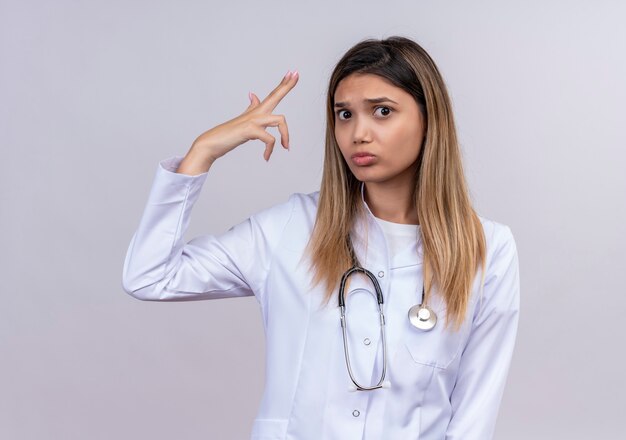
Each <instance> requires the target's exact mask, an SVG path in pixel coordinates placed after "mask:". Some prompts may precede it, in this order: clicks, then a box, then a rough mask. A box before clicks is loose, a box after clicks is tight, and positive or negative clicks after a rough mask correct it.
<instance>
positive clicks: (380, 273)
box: [378, 270, 385, 278]
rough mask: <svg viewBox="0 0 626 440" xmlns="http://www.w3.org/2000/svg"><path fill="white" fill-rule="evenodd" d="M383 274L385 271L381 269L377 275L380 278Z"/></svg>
mask: <svg viewBox="0 0 626 440" xmlns="http://www.w3.org/2000/svg"><path fill="white" fill-rule="evenodd" d="M384 276H385V272H383V271H382V270H381V271H380V272H378V277H379V278H382V277H384Z"/></svg>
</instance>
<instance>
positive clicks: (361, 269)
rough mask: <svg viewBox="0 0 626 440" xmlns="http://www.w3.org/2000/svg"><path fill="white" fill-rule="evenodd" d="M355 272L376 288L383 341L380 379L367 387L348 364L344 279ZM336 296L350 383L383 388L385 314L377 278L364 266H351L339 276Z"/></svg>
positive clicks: (384, 374) (366, 389) (385, 366)
mask: <svg viewBox="0 0 626 440" xmlns="http://www.w3.org/2000/svg"><path fill="white" fill-rule="evenodd" d="M355 272H361V273H364V274H365V275H367V277H368V278H369V279H370V280H371V281H372V284H373V285H374V289H375V290H376V300H377V302H378V313H379V317H380V332H381V337H382V341H383V371H382V374H381V377H380V380H379V381H378V384H376V385H374V386H369V387H368V386H363V385H361V384H359V383H358V382H357V381H356V379H355V378H354V373H353V372H352V367H351V365H350V353H349V350H348V336H347V334H346V327H347V321H346V305H345V285H346V281H347V280H348V277H349V276H350V275H352V274H353V273H355ZM338 297H339V309H340V311H341V332H342V334H343V349H344V353H345V358H346V366H347V368H348V374H349V375H350V380H351V381H352V383H354V385H355V386H356V389H357V390H359V391H371V390H375V389H378V388H383V382H384V381H385V376H386V374H387V338H386V335H385V314H384V312H383V302H384V299H383V292H382V289H381V287H380V284H379V283H378V280H377V279H376V277H375V276H374V274H373V273H372V272H370V271H369V270H367V269H365V268H364V267H359V266H353V267H352V268H350V269H349V270H347V271H346V272H345V273H344V274H343V276H342V277H341V284H340V287H339V295H338Z"/></svg>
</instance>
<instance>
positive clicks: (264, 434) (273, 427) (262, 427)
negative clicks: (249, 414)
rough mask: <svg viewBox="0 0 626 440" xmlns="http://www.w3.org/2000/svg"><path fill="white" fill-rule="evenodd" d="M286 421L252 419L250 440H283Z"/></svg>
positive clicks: (285, 431) (285, 432)
mask: <svg viewBox="0 0 626 440" xmlns="http://www.w3.org/2000/svg"><path fill="white" fill-rule="evenodd" d="M287 421H288V420H287V419H254V422H253V423H252V435H251V437H250V440H283V439H284V438H285V435H286V434H287Z"/></svg>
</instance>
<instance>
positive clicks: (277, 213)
mask: <svg viewBox="0 0 626 440" xmlns="http://www.w3.org/2000/svg"><path fill="white" fill-rule="evenodd" d="M182 159H183V157H182V156H174V157H171V158H169V159H165V160H162V161H161V162H159V165H158V167H157V171H156V175H155V177H154V181H153V183H152V187H151V189H150V194H149V196H148V201H147V203H146V205H145V208H144V211H143V214H142V217H141V220H140V222H139V226H138V228H137V230H136V231H135V233H134V234H133V236H132V238H131V241H130V245H129V246H128V250H127V252H126V257H125V260H124V267H123V273H122V286H123V289H124V290H125V291H126V293H128V294H129V295H131V296H133V297H135V298H137V299H140V300H145V301H194V300H209V299H218V298H226V297H238V296H252V295H255V297H256V299H257V301H259V302H261V301H262V299H263V298H262V296H263V295H264V293H263V288H262V285H263V283H264V280H265V278H266V276H267V273H268V271H269V266H270V263H271V260H272V254H273V251H274V250H275V248H276V244H277V243H278V241H279V239H280V236H281V234H282V232H283V230H284V228H285V226H286V224H287V222H288V221H289V219H290V217H291V212H292V210H293V209H292V208H293V202H292V200H293V195H292V197H290V198H289V200H288V201H287V202H283V203H280V204H278V205H275V206H273V207H271V208H266V209H264V210H262V211H259V212H257V213H256V214H254V215H252V216H250V217H249V218H247V219H246V220H244V221H242V222H241V223H239V224H236V225H235V226H232V227H231V228H230V229H228V230H227V231H226V232H223V233H221V234H207V235H201V236H198V237H195V238H193V239H192V240H190V241H189V242H187V243H185V242H184V241H183V236H184V234H185V232H186V230H187V227H188V226H189V221H190V218H191V211H192V208H193V205H194V203H195V202H196V200H197V199H198V196H199V194H200V190H201V188H202V185H203V184H204V181H205V180H206V177H207V174H208V172H206V173H202V174H198V175H195V176H190V175H186V174H182V173H176V172H175V171H176V170H177V169H178V165H179V164H180V162H181V161H182ZM216 209H221V208H220V207H216Z"/></svg>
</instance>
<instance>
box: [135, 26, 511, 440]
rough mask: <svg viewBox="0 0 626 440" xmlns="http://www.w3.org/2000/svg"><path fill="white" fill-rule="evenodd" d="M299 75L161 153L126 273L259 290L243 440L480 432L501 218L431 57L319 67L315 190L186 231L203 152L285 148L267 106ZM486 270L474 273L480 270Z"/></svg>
mask: <svg viewBox="0 0 626 440" xmlns="http://www.w3.org/2000/svg"><path fill="white" fill-rule="evenodd" d="M297 82H298V73H297V72H293V73H291V72H290V73H288V74H287V75H286V76H285V77H284V78H283V79H282V81H281V82H280V84H279V85H278V86H277V87H276V88H275V89H274V90H273V91H272V92H271V93H270V94H269V95H268V96H267V97H266V98H265V99H264V100H263V101H260V100H259V99H258V98H257V97H256V95H254V94H251V95H250V96H251V103H250V106H249V107H248V108H247V109H246V110H245V111H244V112H243V113H242V114H241V115H239V116H238V117H236V118H234V119H232V120H230V121H227V122H225V123H223V124H221V125H218V126H216V127H214V128H212V129H210V130H208V131H207V132H205V133H203V134H201V135H200V136H199V137H198V138H197V139H196V140H195V141H194V143H193V145H192V146H191V148H190V150H189V152H188V153H187V155H186V156H184V157H180V156H174V157H172V158H169V159H166V160H163V161H161V162H160V164H159V167H158V168H157V172H156V177H155V179H154V182H153V186H152V189H151V192H150V195H149V198H148V203H147V205H146V207H145V210H144V213H143V216H142V218H141V221H140V224H139V228H138V229H137V231H136V232H135V234H134V236H133V237H132V240H131V243H130V246H129V248H128V252H127V255H126V259H125V262H124V271H123V287H124V290H125V291H126V292H127V293H129V294H130V295H132V296H133V297H135V298H138V299H141V300H150V301H190V300H206V299H217V298H225V297H236V296H252V295H254V296H255V298H256V299H257V301H258V302H259V304H260V308H261V312H262V315H263V323H264V326H265V334H266V338H267V339H266V349H267V351H266V384H265V391H264V394H263V397H262V400H261V403H260V407H259V411H258V414H257V417H256V419H255V420H254V423H253V426H252V437H251V438H253V439H261V438H262V439H297V440H302V439H342V440H344V439H402V440H406V439H417V438H419V439H420V440H441V439H444V438H445V439H448V440H452V439H455V440H458V439H462V440H472V439H476V440H486V439H490V438H492V436H493V432H494V427H495V423H496V417H497V413H498V408H499V405H500V401H501V398H502V394H503V390H504V386H505V382H506V378H507V374H508V370H509V365H510V362H511V358H512V354H513V349H514V344H515V339H516V333H517V326H518V316H519V301H520V299H519V295H520V293H519V269H518V257H517V250H516V244H515V240H514V238H513V235H512V233H511V230H510V228H509V227H508V226H506V225H504V224H501V223H497V222H495V221H493V220H489V219H487V218H485V217H482V216H479V215H477V214H476V212H475V211H474V209H473V208H472V205H471V201H470V198H469V195H468V190H467V186H466V182H465V177H464V174H463V167H462V160H461V154H460V151H459V144H458V141H457V136H456V131H455V124H454V118H453V114H452V106H451V102H450V98H449V97H448V93H447V91H446V86H445V84H444V81H443V79H442V77H441V75H440V73H439V71H438V69H437V67H436V65H435V63H434V62H433V60H432V59H431V58H430V56H429V55H428V54H427V53H426V52H425V51H424V49H423V48H422V47H420V46H419V45H418V44H417V43H415V42H414V41H412V40H410V39H407V38H404V37H390V38H387V39H384V40H373V39H369V40H364V41H361V42H359V43H358V44H356V45H355V46H354V47H352V48H351V49H349V50H348V52H347V53H346V54H345V55H344V56H343V57H342V59H341V60H340V61H339V63H338V64H337V66H336V67H335V69H334V71H333V73H332V76H331V78H330V85H329V88H328V100H327V118H328V120H327V131H326V146H325V158H324V171H323V177H322V183H321V188H320V190H319V191H316V192H312V193H309V194H301V193H294V194H292V195H291V196H290V197H289V199H288V200H287V201H285V202H283V203H280V204H278V205H275V206H273V207H270V208H267V209H264V210H262V211H260V212H257V213H256V214H254V215H252V216H251V217H249V218H248V219H246V220H245V221H243V222H241V223H239V224H237V225H235V226H233V227H232V228H230V229H229V230H228V231H226V232H224V233H222V234H217V235H203V236H199V237H196V238H194V239H192V240H190V241H189V242H187V243H184V242H183V235H184V233H185V231H186V230H187V226H188V224H189V221H190V216H191V210H192V207H193V205H194V203H195V202H196V200H197V199H198V197H199V194H200V190H201V188H202V185H203V183H204V181H205V179H206V177H207V171H208V170H209V168H210V167H211V164H212V163H213V162H215V161H216V160H217V159H218V158H219V157H221V156H223V155H225V154H226V153H228V152H229V151H231V150H232V149H234V148H235V147H237V146H238V145H241V144H243V143H245V142H246V141H248V140H251V139H260V140H261V141H263V142H265V143H266V144H267V148H266V150H265V154H264V158H265V160H268V159H269V158H270V155H271V154H272V151H273V147H274V143H275V139H274V138H273V137H272V136H271V135H270V134H268V133H267V132H266V131H265V128H266V127H270V126H272V127H278V130H279V132H280V135H281V141H282V146H283V147H284V148H287V149H288V148H289V133H288V129H287V123H286V120H285V118H284V116H282V115H274V114H272V111H273V110H274V108H275V107H276V105H277V104H278V103H279V102H280V101H281V99H283V98H284V97H285V96H286V95H287V93H288V92H289V91H290V90H291V89H293V87H294V86H295V85H296V83H297ZM479 273H480V276H478V275H479Z"/></svg>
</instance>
